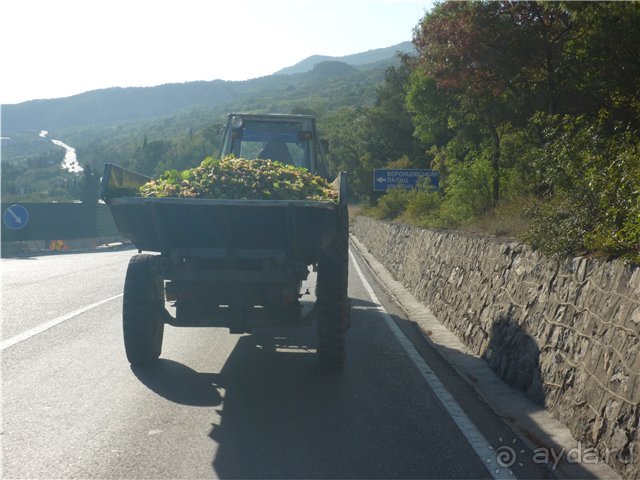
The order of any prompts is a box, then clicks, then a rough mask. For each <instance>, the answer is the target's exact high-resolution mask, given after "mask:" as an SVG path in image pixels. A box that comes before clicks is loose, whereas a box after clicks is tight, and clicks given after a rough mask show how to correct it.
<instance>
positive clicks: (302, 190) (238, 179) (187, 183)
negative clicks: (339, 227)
mask: <svg viewBox="0 0 640 480" xmlns="http://www.w3.org/2000/svg"><path fill="white" fill-rule="evenodd" d="M140 193H141V194H142V196H143V197H185V198H217V199H249V200H315V201H337V200H338V192H336V191H335V190H334V189H333V188H331V185H330V184H329V183H328V182H327V181H326V180H325V179H324V178H322V177H318V176H316V175H313V174H312V173H310V172H309V171H307V170H305V169H304V168H298V167H294V166H292V165H285V164H282V163H280V162H274V161H272V160H247V159H245V158H234V157H232V156H230V157H226V158H223V159H221V160H214V159H213V158H211V157H207V158H205V159H204V160H203V162H202V163H201V164H200V165H199V166H197V167H195V168H192V169H190V170H184V171H182V172H178V171H177V170H169V171H166V172H165V173H163V174H162V176H161V177H160V178H159V179H157V180H151V181H150V182H147V183H145V184H144V185H142V186H141V187H140Z"/></svg>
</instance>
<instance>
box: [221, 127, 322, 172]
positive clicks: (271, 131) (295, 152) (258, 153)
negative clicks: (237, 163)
mask: <svg viewBox="0 0 640 480" xmlns="http://www.w3.org/2000/svg"><path fill="white" fill-rule="evenodd" d="M230 140H231V145H230V146H231V148H230V149H229V153H233V154H234V155H235V156H236V157H242V158H248V159H254V158H261V159H271V160H274V161H278V162H281V163H285V164H288V165H295V166H296V167H304V168H307V169H309V168H310V161H309V148H310V140H311V132H308V131H304V130H303V129H302V124H301V123H298V122H282V121H279V122H260V121H256V120H248V119H247V120H245V121H244V122H243V124H242V126H241V127H240V128H236V129H233V130H232V131H231V139H230Z"/></svg>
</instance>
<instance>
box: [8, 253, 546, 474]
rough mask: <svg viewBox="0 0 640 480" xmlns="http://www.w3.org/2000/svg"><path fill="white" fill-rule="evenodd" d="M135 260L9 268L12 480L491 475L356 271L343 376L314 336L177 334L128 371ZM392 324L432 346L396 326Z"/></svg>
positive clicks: (29, 263)
mask: <svg viewBox="0 0 640 480" xmlns="http://www.w3.org/2000/svg"><path fill="white" fill-rule="evenodd" d="M134 253H135V252H134V251H132V250H128V251H115V252H114V251H110V252H101V253H83V254H64V255H57V256H43V257H34V258H28V259H2V263H1V266H2V323H3V324H2V343H1V345H2V352H1V354H2V431H1V435H0V439H1V440H2V454H3V456H2V472H1V477H2V478H32V479H33V478H105V479H112V478H127V479H133V478H172V479H177V478H180V479H181V478H491V475H492V474H494V473H495V472H494V469H493V465H492V464H491V458H490V455H489V453H488V451H487V455H486V458H484V457H483V456H482V454H478V451H477V449H476V450H474V448H472V446H471V445H470V443H469V440H468V438H467V437H466V436H465V435H463V433H462V431H461V427H460V426H458V424H456V423H454V421H453V420H452V418H451V415H450V410H448V409H447V407H446V406H445V405H444V404H443V403H442V402H441V400H440V399H439V397H438V395H437V394H436V393H434V390H433V388H432V386H431V385H430V384H428V383H427V382H426V381H425V376H424V374H423V373H421V371H420V369H419V368H417V367H416V363H415V359H414V358H412V355H411V354H410V353H409V352H408V351H407V349H406V347H405V346H403V345H402V344H401V342H400V341H399V340H398V336H397V332H396V334H394V333H393V332H392V329H391V328H390V327H389V324H388V322H386V321H385V319H384V318H383V315H381V308H380V306H379V305H377V304H376V303H375V302H373V301H372V298H371V292H370V291H368V290H367V288H366V287H365V285H364V284H363V282H362V281H361V278H360V276H359V275H358V274H357V272H356V270H355V269H354V265H353V263H352V265H351V271H350V283H349V295H350V297H351V299H352V327H351V329H350V331H349V334H348V361H347V364H346V366H345V368H344V370H343V371H341V372H328V371H325V370H323V369H322V368H321V367H320V366H319V365H318V363H317V359H316V356H315V353H314V345H315V336H314V334H313V329H311V328H310V329H301V330H292V329H290V330H281V331H272V330H265V331H262V332H259V333H256V334H254V335H231V334H229V333H228V332H227V330H224V329H202V328H191V329H179V328H173V327H170V326H167V327H166V330H165V337H164V344H163V352H162V358H161V360H160V362H159V364H158V365H157V366H156V367H153V368H147V369H132V368H131V367H130V366H129V364H128V362H127V360H126V358H125V354H124V347H123V342H122V332H121V308H122V297H121V292H122V287H123V283H124V276H125V271H126V266H127V262H128V260H129V258H130V257H131V256H132V255H133V254H134ZM362 270H363V271H365V273H366V270H365V269H364V266H362ZM370 288H373V290H375V291H377V292H378V296H379V298H380V299H381V301H382V303H385V302H386V300H383V297H384V295H383V294H382V293H381V291H380V290H379V289H378V287H376V286H375V284H374V285H373V287H370ZM387 309H388V310H389V311H390V312H392V313H393V311H394V307H393V306H392V305H389V306H388V308H387ZM393 317H394V318H395V320H397V321H398V324H399V325H400V326H401V327H402V328H403V329H404V330H407V331H409V334H408V335H409V337H410V339H411V341H412V342H414V343H419V342H420V338H419V336H416V335H413V336H412V335H411V333H410V329H411V327H410V325H408V324H407V323H406V322H403V320H402V318H401V315H400V314H399V313H396V314H394V315H393ZM419 347H420V348H419V349H418V350H419V351H420V350H423V349H424V348H426V347H425V345H419ZM414 354H415V352H414ZM421 355H422V354H421ZM414 356H415V355H414ZM423 356H424V355H423ZM426 357H428V355H427V356H426ZM427 360H428V361H429V362H431V364H432V365H431V367H432V368H433V369H434V371H435V372H436V373H437V374H438V375H440V376H444V377H446V382H445V383H447V385H448V387H447V388H449V390H450V391H451V392H452V394H453V395H454V396H456V395H458V396H460V397H464V398H462V399H461V400H462V401H461V403H462V404H463V405H464V406H465V407H464V408H465V410H466V411H467V413H468V415H469V418H470V419H471V421H473V422H474V424H475V425H477V426H478V428H479V429H480V430H481V431H482V432H483V434H484V435H485V436H486V437H487V438H488V439H489V441H490V442H491V443H492V444H493V448H496V447H499V444H500V442H502V441H503V438H506V437H507V435H508V430H507V429H506V427H505V426H504V425H503V424H502V423H501V422H500V421H499V420H498V419H497V418H495V416H492V414H491V413H490V411H489V410H488V409H487V408H486V406H485V405H483V404H482V402H480V401H479V400H478V399H477V398H475V396H474V395H473V393H472V392H471V390H470V389H468V388H467V387H465V385H464V384H463V382H458V380H456V379H455V374H454V373H452V371H451V370H450V369H449V368H448V367H447V366H446V365H443V364H442V363H443V362H442V361H441V360H439V359H438V358H437V356H436V357H434V358H433V359H432V360H429V359H428V358H427ZM452 382H453V383H452ZM462 429H463V430H464V429H465V428H464V427H462ZM523 472H524V471H523ZM502 473H504V472H502ZM543 475H546V474H545V473H544V471H540V470H530V471H527V473H526V475H524V476H529V477H539V476H543ZM507 476H510V474H509V475H507ZM519 476H522V475H519ZM511 478H513V477H511Z"/></svg>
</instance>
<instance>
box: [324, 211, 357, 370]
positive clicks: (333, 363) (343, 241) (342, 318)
mask: <svg viewBox="0 0 640 480" xmlns="http://www.w3.org/2000/svg"><path fill="white" fill-rule="evenodd" d="M344 210H345V214H343V215H341V219H340V222H341V225H340V232H339V238H337V239H336V241H334V242H333V244H332V246H331V248H330V249H329V250H328V252H327V254H325V255H323V256H322V257H321V258H320V261H319V262H318V279H317V282H316V298H317V301H318V303H319V310H320V311H319V316H318V322H317V336H318V357H319V360H320V363H321V364H322V365H323V366H324V367H327V368H330V369H340V368H342V367H343V365H344V362H345V359H346V333H347V329H348V328H349V297H348V294H347V288H348V280H349V236H348V235H349V219H348V217H347V214H346V208H345V209H344Z"/></svg>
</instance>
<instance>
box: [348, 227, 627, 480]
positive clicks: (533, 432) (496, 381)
mask: <svg viewBox="0 0 640 480" xmlns="http://www.w3.org/2000/svg"><path fill="white" fill-rule="evenodd" d="M351 242H352V246H354V247H355V249H356V250H357V251H358V252H359V254H360V256H361V258H363V259H364V261H365V262H366V263H367V265H368V267H369V270H370V271H371V273H372V274H373V276H374V277H376V279H377V280H378V282H379V283H380V285H381V286H382V287H383V288H384V289H385V291H386V292H387V293H388V294H389V296H390V297H391V298H393V299H394V301H395V302H396V303H397V304H398V306H399V307H400V308H401V309H402V310H403V311H404V312H405V313H406V315H407V317H408V318H409V319H410V320H411V321H413V322H414V323H415V324H416V325H417V326H418V327H419V328H420V330H421V332H422V334H423V336H424V338H425V339H426V340H427V341H428V342H429V343H430V344H432V345H433V346H434V347H435V349H436V350H437V351H438V352H439V353H440V355H441V356H442V357H443V358H444V359H445V360H446V361H447V362H448V363H449V364H451V366H452V367H453V368H454V369H455V370H456V371H457V372H458V374H459V375H460V376H461V377H462V378H463V379H465V381H467V382H468V383H469V384H470V385H471V386H472V387H473V388H474V389H475V390H476V391H477V392H478V394H479V395H480V396H481V397H482V398H483V399H484V400H485V402H486V403H487V404H488V405H489V406H490V407H491V408H492V409H493V410H494V411H495V412H496V414H497V415H498V416H500V417H501V418H502V419H503V420H504V421H505V423H507V424H508V425H509V426H510V427H511V428H512V429H513V431H514V432H516V433H517V434H518V435H519V436H520V437H521V439H522V440H523V442H524V443H525V444H527V446H528V447H529V448H531V449H533V450H535V449H538V448H545V449H548V451H551V449H553V451H554V452H562V451H563V452H570V451H572V450H573V449H577V448H579V442H577V441H576V440H575V439H574V438H573V436H572V435H571V433H570V432H569V429H568V428H567V427H566V426H564V425H563V424H562V423H560V422H559V421H557V420H555V419H554V418H553V417H552V416H551V414H550V413H549V412H548V411H547V410H545V409H543V408H542V407H540V406H539V405H536V404H535V403H534V402H532V401H531V400H529V399H528V398H527V397H526V396H525V395H524V394H522V393H520V392H518V391H516V390H513V389H512V388H510V387H509V386H508V385H507V384H506V383H504V382H503V381H502V380H501V379H500V378H499V377H498V376H497V375H496V374H495V373H494V372H493V370H491V368H490V367H489V365H488V364H487V363H486V362H485V361H484V360H483V359H482V358H480V357H479V356H477V355H476V354H474V353H473V352H471V351H470V350H469V349H468V348H467V347H466V346H465V345H464V344H463V343H462V342H461V341H460V339H459V338H458V337H457V336H456V335H455V334H453V333H452V332H451V331H450V330H448V329H447V328H446V327H445V326H444V325H442V324H441V323H440V322H439V321H438V319H437V318H436V316H435V315H434V314H433V313H432V312H431V310H430V309H429V308H428V307H427V306H426V305H423V304H422V303H420V302H418V301H417V300H416V299H415V297H414V296H413V295H412V294H411V292H409V291H408V290H407V289H406V288H405V287H404V285H402V284H401V283H400V282H398V281H397V280H395V279H394V278H393V276H392V275H391V274H390V273H389V271H388V270H387V269H386V268H385V267H384V266H383V265H382V264H381V263H380V262H379V261H378V260H377V259H376V258H375V257H374V256H373V255H371V254H370V253H369V251H368V250H367V248H366V247H365V246H364V245H363V244H362V243H361V242H360V241H359V240H358V239H357V238H356V237H355V236H354V235H351ZM562 457H563V458H562V460H561V461H560V462H559V463H558V465H557V467H556V469H555V470H554V471H553V473H554V474H555V475H557V476H558V477H559V478H580V477H582V476H584V472H585V471H587V472H589V474H591V475H593V477H594V478H621V477H620V476H619V475H618V474H617V473H616V472H615V471H614V470H613V469H612V468H611V467H609V466H608V465H607V464H605V463H604V462H599V463H581V464H579V465H577V464H576V463H571V462H570V461H568V457H567V455H566V454H565V455H563V456H562Z"/></svg>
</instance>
